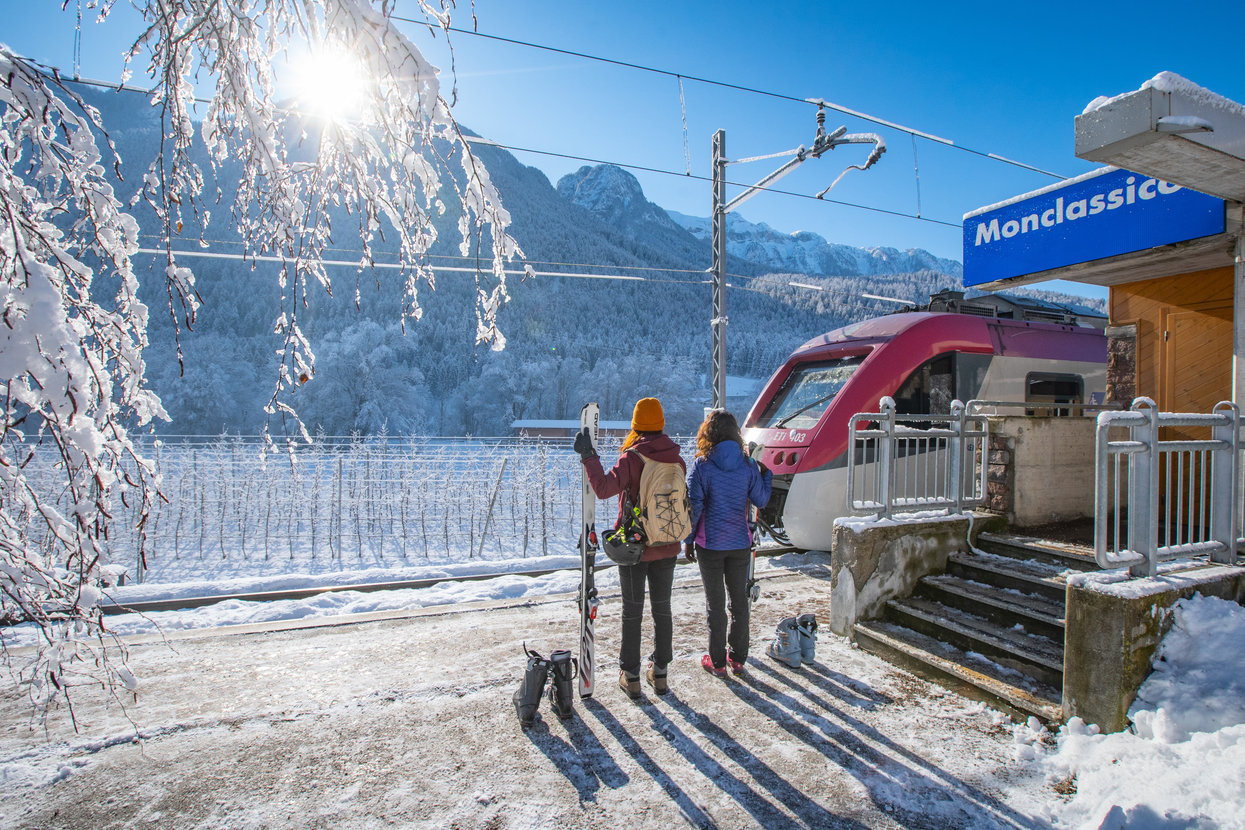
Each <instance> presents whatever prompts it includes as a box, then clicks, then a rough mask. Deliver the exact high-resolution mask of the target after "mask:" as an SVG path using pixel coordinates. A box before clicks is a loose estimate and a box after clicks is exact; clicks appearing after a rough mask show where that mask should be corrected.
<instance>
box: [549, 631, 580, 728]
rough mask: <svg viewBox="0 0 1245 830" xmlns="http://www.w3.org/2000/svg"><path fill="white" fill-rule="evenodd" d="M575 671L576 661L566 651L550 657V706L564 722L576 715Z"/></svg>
mask: <svg viewBox="0 0 1245 830" xmlns="http://www.w3.org/2000/svg"><path fill="white" fill-rule="evenodd" d="M575 670H576V664H575V661H574V659H572V657H571V653H570V652H569V651H567V650H566V649H558V650H557V651H555V652H553V653H552V654H550V655H549V673H550V675H552V676H551V677H550V678H549V705H550V706H551V707H553V711H555V712H557V713H558V717H560V718H562V720H566V719H567V718H569V717H571V716H572V715H574V714H575V707H574V702H575Z"/></svg>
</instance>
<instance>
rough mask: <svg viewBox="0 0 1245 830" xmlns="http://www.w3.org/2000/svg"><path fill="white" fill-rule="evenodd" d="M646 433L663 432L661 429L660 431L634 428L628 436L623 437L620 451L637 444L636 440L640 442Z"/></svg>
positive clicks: (659, 433)
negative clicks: (645, 430) (640, 430)
mask: <svg viewBox="0 0 1245 830" xmlns="http://www.w3.org/2000/svg"><path fill="white" fill-rule="evenodd" d="M645 435H661V432H660V431H658V432H636V431H635V430H634V429H633V430H631V432H628V433H627V437H626V438H624V439H623V442H622V448H621V449H619V450H618V451H619V452H626V451H627V450H629V449H631V448H632V447H633V446H635V444H636V442H638V441H639V440H640V439H641V438H643V437H644V436H645Z"/></svg>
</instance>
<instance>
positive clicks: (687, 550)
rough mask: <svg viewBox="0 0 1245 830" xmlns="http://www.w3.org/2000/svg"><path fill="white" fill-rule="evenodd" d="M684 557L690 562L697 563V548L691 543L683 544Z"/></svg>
mask: <svg viewBox="0 0 1245 830" xmlns="http://www.w3.org/2000/svg"><path fill="white" fill-rule="evenodd" d="M683 555H684V556H686V557H687V561H688V562H695V561H696V546H695V545H694V544H692V543H691V542H684V543H683Z"/></svg>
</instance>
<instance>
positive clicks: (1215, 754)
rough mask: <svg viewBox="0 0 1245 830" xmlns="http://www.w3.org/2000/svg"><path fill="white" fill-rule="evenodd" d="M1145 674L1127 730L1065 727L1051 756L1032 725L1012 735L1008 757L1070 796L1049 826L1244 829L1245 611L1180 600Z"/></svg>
mask: <svg viewBox="0 0 1245 830" xmlns="http://www.w3.org/2000/svg"><path fill="white" fill-rule="evenodd" d="M1174 615H1175V616H1174V621H1173V625H1172V629H1171V631H1170V632H1169V633H1168V635H1167V636H1166V637H1165V638H1164V639H1163V642H1162V644H1161V646H1160V648H1159V651H1158V653H1157V654H1156V655H1155V661H1154V672H1153V673H1152V674H1151V675H1150V677H1149V678H1148V679H1147V680H1146V682H1145V683H1144V684H1142V686H1141V689H1140V690H1139V692H1138V694H1137V700H1136V701H1135V702H1134V704H1133V706H1132V708H1131V709H1130V710H1129V719H1130V720H1131V721H1132V724H1133V725H1132V728H1131V729H1130V730H1129V731H1126V732H1120V733H1116V734H1114V735H1102V734H1099V733H1098V728H1097V727H1096V726H1093V725H1087V724H1085V723H1084V722H1083V721H1082V720H1081V719H1080V718H1073V719H1072V720H1070V721H1069V722H1068V723H1067V725H1065V726H1064V727H1062V728H1061V729H1060V731H1059V735H1058V748H1057V749H1056V750H1054V751H1052V752H1049V753H1045V752H1043V742H1044V741H1045V742H1049V741H1050V735H1049V733H1045V734H1043V732H1044V730H1042V729H1041V727H1040V725H1039V724H1037V723H1036V722H1034V721H1030V723H1028V724H1025V725H1024V726H1019V727H1017V728H1016V733H1015V738H1016V743H1017V757H1018V758H1019V759H1022V760H1026V759H1034V761H1035V763H1038V764H1041V765H1043V766H1044V767H1045V768H1046V771H1047V773H1048V777H1049V778H1050V780H1051V781H1052V783H1054V784H1055V786H1056V789H1057V790H1060V791H1062V792H1067V793H1072V792H1073V791H1074V792H1075V795H1074V796H1073V797H1072V798H1071V799H1070V800H1069V801H1068V802H1067V803H1066V804H1064V805H1063V806H1062V808H1060V809H1059V811H1058V812H1059V815H1058V821H1059V823H1060V824H1062V825H1065V826H1068V827H1076V828H1081V830H1095V828H1097V830H1115V828H1123V827H1129V828H1177V827H1179V828H1245V815H1243V814H1242V812H1241V805H1242V804H1245V775H1243V774H1242V772H1241V771H1242V770H1243V769H1245V608H1242V607H1241V606H1239V605H1237V604H1236V603H1233V602H1228V601H1225V600H1221V599H1216V598H1214V597H1202V596H1197V597H1194V598H1193V599H1187V600H1181V601H1180V602H1179V603H1177V605H1176V606H1175V608H1174Z"/></svg>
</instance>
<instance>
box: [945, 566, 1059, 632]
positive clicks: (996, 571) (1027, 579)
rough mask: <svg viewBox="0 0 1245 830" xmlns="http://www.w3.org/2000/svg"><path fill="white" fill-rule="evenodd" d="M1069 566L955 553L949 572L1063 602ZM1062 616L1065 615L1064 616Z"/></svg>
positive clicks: (953, 574)
mask: <svg viewBox="0 0 1245 830" xmlns="http://www.w3.org/2000/svg"><path fill="white" fill-rule="evenodd" d="M1068 572H1069V569H1068V568H1064V567H1061V566H1059V565H1055V564H1050V563H1045V562H1039V561H1035V560H1021V559H1013V558H1011V557H1009V556H1000V555H998V554H994V553H985V552H983V551H980V550H979V551H976V552H974V553H958V552H956V553H952V554H951V555H950V556H948V557H947V573H948V574H950V575H951V576H958V577H960V578H962V579H967V580H970V581H972V582H980V583H982V584H984V585H994V586H996V587H999V588H1010V589H1012V590H1016V591H1019V592H1021V593H1023V594H1033V595H1035V596H1041V597H1045V598H1047V599H1050V600H1054V601H1055V602H1059V603H1062V602H1063V601H1064V596H1065V594H1066V592H1067V584H1066V579H1067V574H1068ZM1061 616H1062V615H1061Z"/></svg>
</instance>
